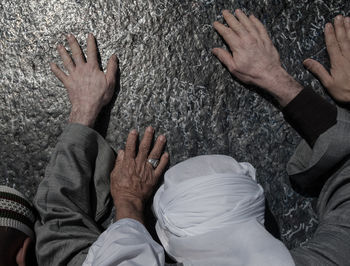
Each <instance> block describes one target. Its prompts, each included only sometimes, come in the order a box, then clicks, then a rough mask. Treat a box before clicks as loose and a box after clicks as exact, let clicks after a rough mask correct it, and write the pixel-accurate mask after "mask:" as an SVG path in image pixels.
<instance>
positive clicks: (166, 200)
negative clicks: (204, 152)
mask: <svg viewBox="0 0 350 266" xmlns="http://www.w3.org/2000/svg"><path fill="white" fill-rule="evenodd" d="M153 209H154V212H155V215H156V217H157V219H158V222H157V225H156V230H157V233H158V236H159V238H160V240H161V242H162V244H163V246H164V248H165V249H166V251H167V252H168V254H169V255H170V256H172V257H173V258H174V259H175V260H176V261H177V262H180V263H183V264H184V265H185V266H187V265H193V266H197V265H198V266H209V265H212V266H214V265H215V266H220V265H225V266H228V265H242V266H243V265H244V266H257V265H258V266H274V265H276V266H277V265H278V266H292V265H295V264H294V262H293V259H292V257H291V256H290V253H289V251H288V250H287V249H286V247H285V246H284V245H283V244H282V242H280V241H279V240H277V239H275V238H274V237H273V236H272V235H270V234H269V233H268V232H267V231H266V230H265V228H264V226H263V222H264V196H263V189H262V188H261V186H260V185H258V184H257V183H256V181H255V169H254V168H253V167H252V166H251V165H250V164H248V163H238V162H236V161H235V160H234V159H233V158H231V157H228V156H222V155H210V156H209V155H208V156H199V157H195V158H191V159H189V160H186V161H184V162H182V163H179V164H177V165H176V166H174V167H172V168H171V169H169V170H168V171H167V172H166V174H165V180H164V184H163V185H162V186H161V187H160V188H159V190H158V191H157V193H156V195H155V197H154V202H153ZM83 265H84V266H92V265H96V266H97V265H98V266H112V265H135V266H136V265H147V266H153V265H154V266H164V265H165V263H164V250H163V248H162V247H161V246H160V245H159V244H157V243H156V242H155V241H154V240H153V239H152V237H151V236H150V234H149V233H148V232H147V230H146V228H145V227H144V226H143V225H142V224H141V223H139V222H137V221H135V220H132V219H122V220H119V221H118V222H116V223H114V224H112V225H111V226H109V228H108V229H107V230H106V231H105V232H104V233H103V234H101V236H100V237H99V238H98V239H97V241H96V242H95V243H94V244H93V245H92V246H91V248H90V249H89V253H88V256H87V258H86V260H85V262H84V264H83Z"/></svg>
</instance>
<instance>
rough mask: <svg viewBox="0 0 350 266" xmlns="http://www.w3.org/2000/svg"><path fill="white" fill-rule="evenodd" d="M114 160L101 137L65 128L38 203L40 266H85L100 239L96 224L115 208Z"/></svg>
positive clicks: (83, 129)
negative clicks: (111, 177) (75, 265)
mask: <svg viewBox="0 0 350 266" xmlns="http://www.w3.org/2000/svg"><path fill="white" fill-rule="evenodd" d="M114 160H115V156H114V153H113V150H112V149H111V148H110V146H109V145H108V143H107V142H106V141H105V140H104V139H103V138H102V137H101V136H100V135H98V133H97V132H95V131H94V130H92V129H91V128H87V127H84V126H82V125H78V124H70V125H68V126H67V127H66V129H65V130H64V132H63V133H62V135H61V137H60V140H59V142H58V144H57V145H56V148H55V149H54V151H53V153H52V156H51V160H50V164H49V165H48V167H47V170H46V174H45V178H44V180H43V181H42V182H41V184H40V185H39V188H38V191H37V194H36V197H35V200H34V205H35V207H36V209H37V211H38V213H39V216H40V219H38V221H37V223H36V228H35V230H36V236H37V250H36V251H37V257H38V260H39V263H40V264H43V265H48V264H54V265H58V264H64V265H71V264H70V263H69V262H72V264H73V262H77V261H79V263H78V264H80V265H81V263H82V261H83V260H84V256H85V255H84V251H86V249H87V247H88V246H89V245H91V244H92V243H93V242H94V241H95V240H96V238H97V237H98V235H99V234H100V228H99V226H98V225H97V222H98V221H100V219H101V218H103V217H104V214H105V212H106V211H107V210H108V208H109V206H110V205H109V203H110V195H109V183H108V181H109V179H108V175H109V173H110V171H111V169H112V167H113V163H114ZM57 224H59V225H60V226H59V227H57ZM52 254H55V259H54V260H53V259H52Z"/></svg>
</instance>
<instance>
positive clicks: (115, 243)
mask: <svg viewBox="0 0 350 266" xmlns="http://www.w3.org/2000/svg"><path fill="white" fill-rule="evenodd" d="M153 134H154V130H153V128H152V127H148V128H147V129H146V131H145V134H144V136H143V138H142V141H141V143H140V145H139V148H138V149H137V147H136V144H137V140H138V133H137V132H136V130H132V131H131V132H130V134H129V136H128V139H127V141H126V145H125V151H123V150H120V151H119V152H118V157H117V160H116V163H115V167H114V169H113V171H112V173H111V194H112V197H113V200H114V206H115V208H116V222H115V223H114V224H112V225H111V226H110V227H109V228H108V229H107V230H106V231H105V232H104V233H103V234H102V235H101V236H100V237H99V238H98V239H97V241H96V242H95V243H94V244H93V245H92V246H91V248H90V250H89V254H88V256H87V258H86V260H85V262H84V266H90V265H98V266H103V265H131V264H132V265H140V266H141V265H159V266H163V265H164V263H165V262H164V261H165V259H164V250H163V248H162V247H161V246H160V245H159V244H158V243H157V242H155V241H154V240H153V239H152V237H151V235H150V234H149V233H148V232H147V230H146V228H145V227H144V225H143V223H144V220H143V211H144V205H145V203H146V201H147V200H148V199H149V197H150V196H151V194H152V192H153V190H154V188H155V186H156V185H157V183H158V180H159V178H160V176H161V175H162V174H163V172H164V170H165V167H166V165H167V163H168V157H169V155H168V153H164V154H162V151H163V148H164V145H165V141H166V139H165V136H163V135H161V136H159V137H158V138H157V140H156V142H155V145H154V147H153V148H152V149H151V143H152V139H153ZM148 159H155V160H159V165H158V166H156V167H155V168H154V167H153V166H152V165H151V164H150V163H149V162H148Z"/></svg>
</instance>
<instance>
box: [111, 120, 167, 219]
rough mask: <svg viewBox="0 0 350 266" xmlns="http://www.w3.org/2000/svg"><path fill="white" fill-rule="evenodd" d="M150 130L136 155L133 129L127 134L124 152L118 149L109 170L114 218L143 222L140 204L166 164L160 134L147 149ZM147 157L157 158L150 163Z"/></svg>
mask: <svg viewBox="0 0 350 266" xmlns="http://www.w3.org/2000/svg"><path fill="white" fill-rule="evenodd" d="M153 133H154V130H153V128H152V127H148V128H147V129H146V131H145V134H144V136H143V138H142V141H141V143H140V146H139V149H138V152H137V154H136V150H137V147H136V143H137V140H138V134H137V131H136V130H132V131H131V132H130V133H129V136H128V139H127V141H126V145H125V152H124V151H123V150H120V151H119V152H118V156H117V160H116V164H115V167H114V169H113V171H112V173H111V194H112V197H113V200H114V205H115V207H116V215H117V217H116V219H117V220H119V219H122V218H133V219H136V220H138V221H140V222H141V223H142V222H143V206H144V203H145V202H146V201H147V200H148V198H149V197H150V196H151V194H152V192H153V189H154V187H155V186H156V184H157V183H158V180H159V177H160V176H161V175H162V174H163V172H164V170H165V167H166V165H167V164H168V160H169V155H168V153H164V154H162V151H163V148H164V145H165V142H166V138H165V136H163V135H161V136H159V137H158V138H157V140H156V143H155V145H154V147H153V149H152V151H151V152H150V148H151V143H152V139H153ZM148 159H157V160H160V162H159V165H158V166H157V167H156V168H155V169H153V166H152V165H151V164H150V163H148V162H147V160H148Z"/></svg>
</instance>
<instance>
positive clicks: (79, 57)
mask: <svg viewBox="0 0 350 266" xmlns="http://www.w3.org/2000/svg"><path fill="white" fill-rule="evenodd" d="M67 40H68V43H69V46H70V49H71V51H72V56H73V59H74V62H75V64H76V65H79V64H83V63H85V57H84V54H83V51H82V50H81V48H80V45H79V43H78V41H77V40H76V39H75V37H74V35H73V34H68V36H67Z"/></svg>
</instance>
